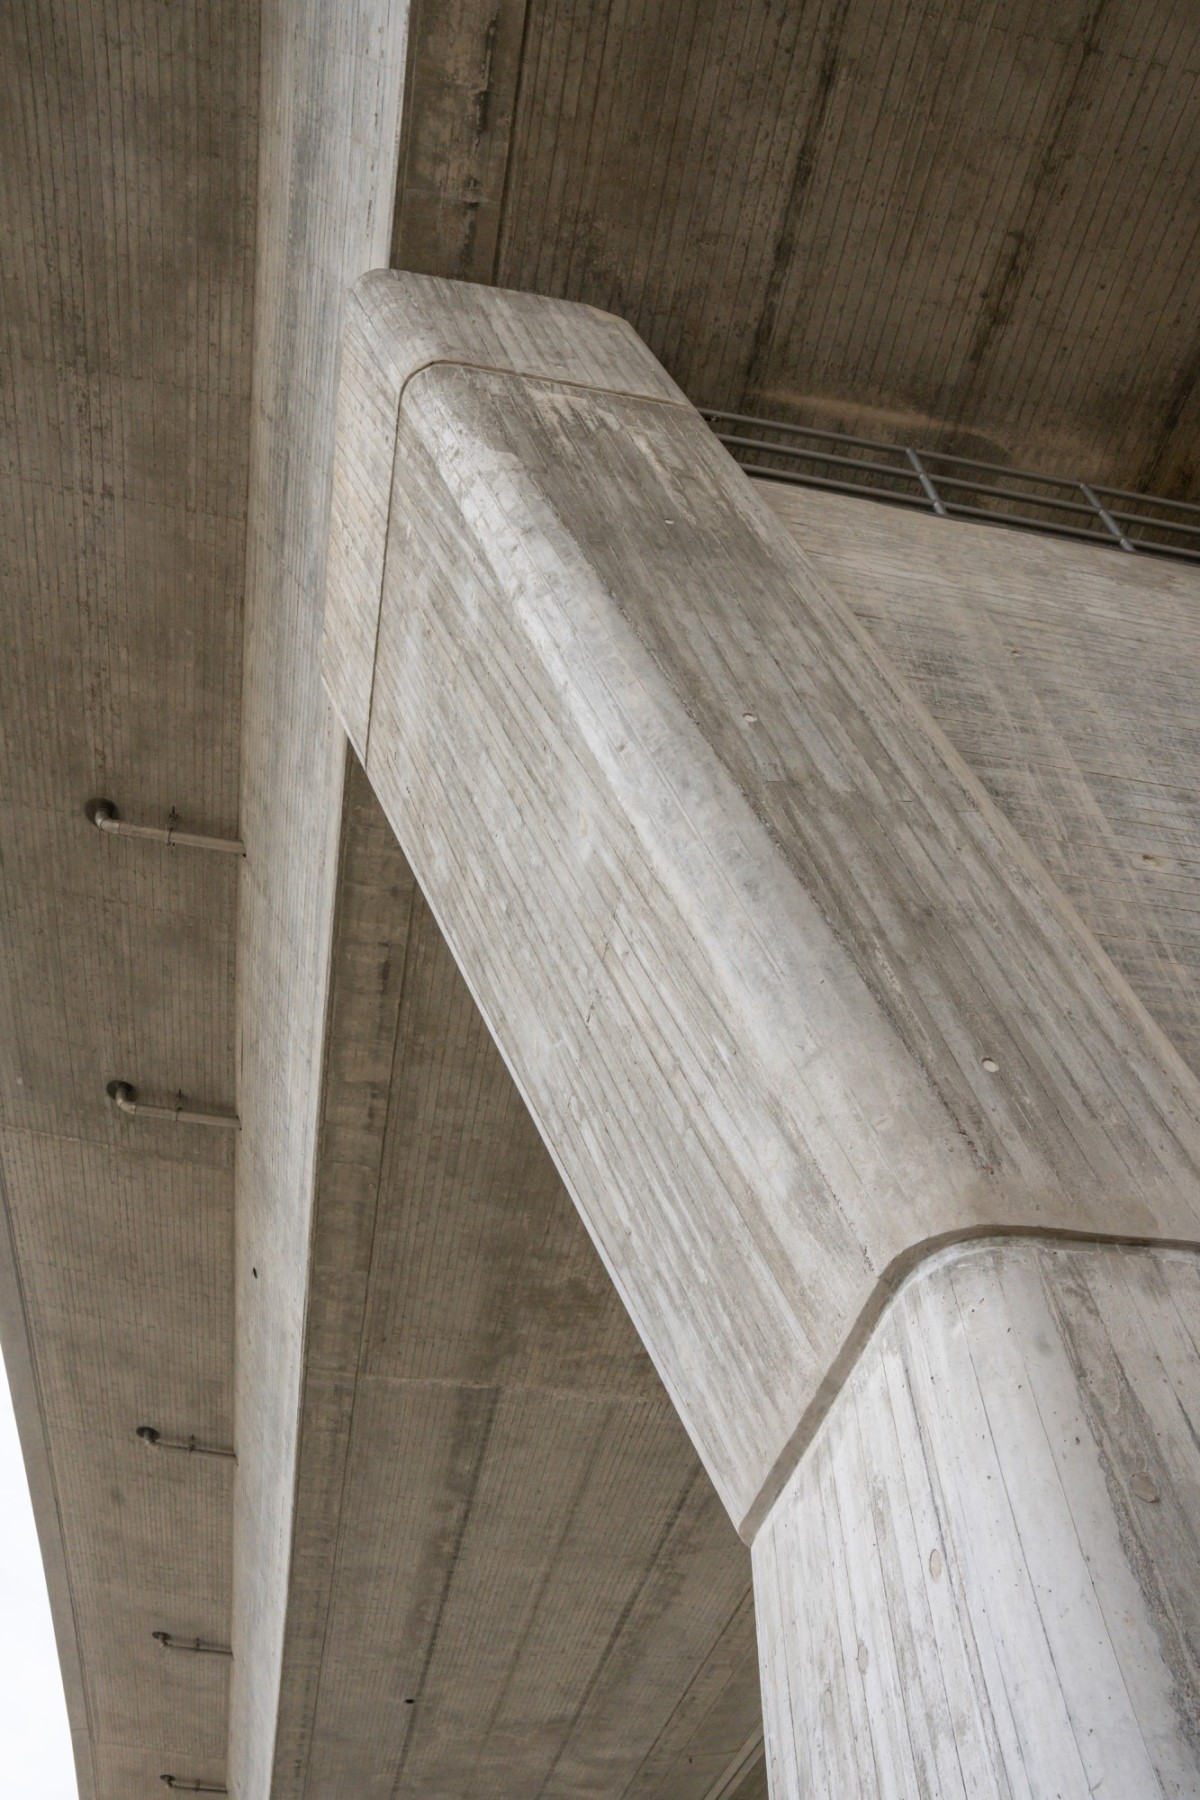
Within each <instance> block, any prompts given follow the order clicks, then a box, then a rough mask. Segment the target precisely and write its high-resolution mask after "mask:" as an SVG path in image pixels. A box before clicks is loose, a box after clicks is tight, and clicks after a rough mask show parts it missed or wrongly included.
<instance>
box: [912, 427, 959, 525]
mask: <svg viewBox="0 0 1200 1800" xmlns="http://www.w3.org/2000/svg"><path fill="white" fill-rule="evenodd" d="M904 454H905V456H906V457H907V458H908V462H909V466H910V467H911V469H912V470H913V473H914V474H915V475H916V478H917V480H918V481H919V482H920V484H921V489H922V491H923V493H924V495H925V498H926V499H927V500H928V502H929V504H930V506H932V508H933V510H934V512H935V513H936V514H937V515H938V517H939V518H940V519H945V518H947V517H948V516H949V515H948V514H947V512H946V507H945V503H944V501H943V500H942V497H941V495H940V494H939V493H938V491H937V489H936V487H934V485H933V477H932V475H930V473H929V471H928V469H927V468H926V467H925V464H924V463H923V462H922V461H921V459H920V457H919V456H918V455H917V453H916V451H915V450H913V449H911V448H910V447H909V446H908V445H907V444H906V445H905V447H904Z"/></svg>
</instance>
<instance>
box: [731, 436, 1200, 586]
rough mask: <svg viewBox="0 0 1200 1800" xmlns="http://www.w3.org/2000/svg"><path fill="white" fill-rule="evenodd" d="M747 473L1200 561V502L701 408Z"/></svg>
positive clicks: (943, 515) (949, 516) (1116, 547)
mask: <svg viewBox="0 0 1200 1800" xmlns="http://www.w3.org/2000/svg"><path fill="white" fill-rule="evenodd" d="M701 413H702V416H703V417H704V418H705V419H707V421H708V423H709V424H710V425H711V427H712V429H713V431H714V432H715V433H716V435H717V437H719V438H720V440H721V442H722V443H723V444H724V445H725V447H726V448H727V449H728V450H729V451H730V452H731V453H732V455H733V456H735V457H736V458H737V460H738V462H739V463H740V464H741V465H742V467H743V468H744V469H745V470H746V472H747V474H749V475H756V476H759V477H760V478H763V479H765V480H768V481H786V482H792V483H794V484H795V485H796V486H798V487H814V488H828V489H831V490H832V491H833V492H834V493H838V494H854V495H859V496H865V497H866V498H868V499H872V500H884V501H887V502H889V503H890V504H892V505H896V506H916V507H919V508H921V509H922V510H923V511H925V512H932V513H935V514H936V515H937V516H938V517H939V518H943V519H971V520H975V521H976V522H979V521H982V522H983V523H984V524H988V525H1010V526H1015V527H1017V528H1018V529H1019V530H1022V531H1045V532H1051V533H1053V535H1055V536H1056V537H1072V538H1081V539H1083V540H1085V541H1086V542H1088V543H1092V544H1102V545H1107V546H1108V547H1109V548H1110V549H1112V550H1125V551H1133V552H1139V551H1140V552H1144V553H1148V554H1150V555H1154V556H1174V557H1182V558H1184V559H1185V560H1186V561H1188V562H1200V506H1194V505H1192V504H1190V503H1189V502H1188V501H1186V500H1165V499H1163V498H1161V497H1160V496H1158V495H1154V494H1135V493H1131V492H1130V491H1129V490H1128V489H1126V488H1114V487H1106V486H1104V485H1103V483H1101V482H1097V481H1091V482H1088V481H1077V480H1074V479H1072V478H1070V477H1068V476H1059V475H1039V474H1034V473H1033V472H1032V471H1030V470H1028V469H1014V468H1009V467H1008V466H1007V465H1006V464H1003V463H988V462H976V461H975V460H974V459H973V458H971V457H968V456H951V455H949V454H948V453H947V452H946V451H942V450H916V449H913V448H912V447H911V446H910V445H901V444H884V443H879V442H877V441H876V440H875V439H873V438H860V437H850V436H849V435H848V434H845V433H843V432H840V431H818V430H817V429H816V428H815V427H813V426H809V425H786V424H784V423H783V422H782V420H778V419H756V418H753V417H751V416H749V415H748V414H746V413H730V412H715V411H712V410H710V409H708V408H705V407H702V408H701Z"/></svg>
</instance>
